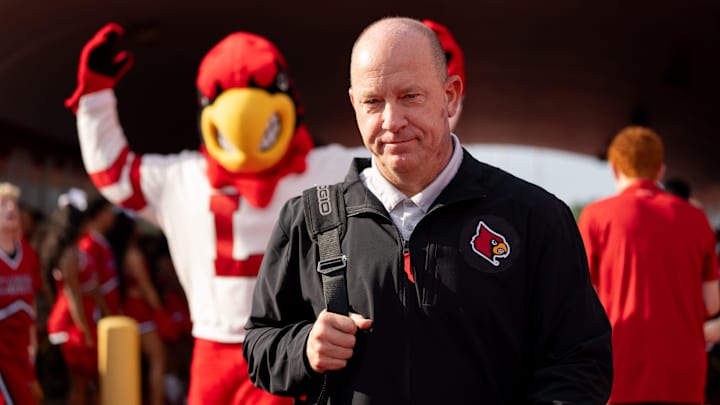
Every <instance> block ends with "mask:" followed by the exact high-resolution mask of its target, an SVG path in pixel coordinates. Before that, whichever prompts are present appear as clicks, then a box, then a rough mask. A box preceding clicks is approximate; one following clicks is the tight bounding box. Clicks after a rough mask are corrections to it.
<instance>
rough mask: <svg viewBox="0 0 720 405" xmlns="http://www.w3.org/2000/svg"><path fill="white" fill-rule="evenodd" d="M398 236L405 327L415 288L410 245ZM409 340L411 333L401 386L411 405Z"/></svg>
mask: <svg viewBox="0 0 720 405" xmlns="http://www.w3.org/2000/svg"><path fill="white" fill-rule="evenodd" d="M398 235H399V236H400V239H401V240H402V265H403V270H404V273H405V275H406V277H407V281H404V282H403V283H402V286H403V287H402V294H403V304H404V306H405V311H404V313H405V324H406V325H407V324H408V323H409V321H410V311H411V309H410V308H408V294H411V293H412V294H414V293H415V291H414V287H415V277H414V276H413V269H412V263H411V262H410V243H409V242H408V241H407V240H405V238H403V237H402V234H401V233H400V231H398ZM404 329H405V331H406V332H405V333H407V327H406V328H404ZM410 339H412V333H411V334H409V336H407V337H406V340H407V342H406V344H405V345H404V347H405V361H404V363H405V370H404V374H405V376H404V378H405V383H404V384H403V386H404V389H405V398H407V399H408V401H409V402H408V403H412V402H413V401H412V389H411V384H410V381H411V369H412V367H411V365H410V361H411V360H412V344H411V342H410Z"/></svg>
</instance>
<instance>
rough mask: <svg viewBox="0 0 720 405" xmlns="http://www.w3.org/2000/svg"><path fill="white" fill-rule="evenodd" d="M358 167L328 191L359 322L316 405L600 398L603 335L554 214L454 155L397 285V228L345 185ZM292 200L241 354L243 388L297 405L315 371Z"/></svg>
mask: <svg viewBox="0 0 720 405" xmlns="http://www.w3.org/2000/svg"><path fill="white" fill-rule="evenodd" d="M369 164H370V162H369V159H356V160H355V162H354V163H353V167H352V168H351V170H350V173H349V174H348V176H347V178H346V180H345V182H344V188H345V191H344V193H345V201H346V205H347V215H348V218H347V229H346V230H344V231H345V236H344V238H343V241H342V249H343V252H344V253H345V254H346V255H347V257H348V263H349V264H348V270H347V284H348V294H349V300H350V306H351V308H352V311H353V312H357V313H360V314H362V315H364V316H365V317H367V318H370V319H372V320H373V327H372V330H371V331H370V332H367V333H365V332H362V333H360V334H359V339H358V343H357V345H356V348H355V350H354V355H353V358H352V359H351V361H350V363H349V364H348V367H346V368H345V369H344V370H342V371H339V372H336V373H334V374H335V375H334V378H333V379H332V380H330V381H331V382H332V384H331V387H332V397H331V401H330V403H331V404H333V405H337V404H388V405H390V404H392V405H396V404H433V405H436V404H469V403H477V404H515V403H553V401H562V402H568V403H578V404H604V403H605V402H606V400H607V398H608V397H609V395H610V387H611V381H612V354H611V328H610V324H609V322H608V320H607V317H606V316H605V312H604V310H603V307H602V306H601V304H600V302H599V301H598V299H597V297H596V295H595V292H594V291H593V288H592V286H591V284H590V281H589V277H588V268H587V262H586V257H585V252H584V249H583V244H582V241H581V239H580V235H579V233H578V230H577V226H576V224H575V221H574V219H573V217H572V215H571V213H570V211H569V209H568V208H567V206H566V205H565V204H563V203H562V202H561V201H559V200H558V199H557V198H555V197H554V196H553V195H551V194H549V193H547V192H545V191H544V190H542V189H540V188H539V187H536V186H534V185H532V184H529V183H527V182H525V181H522V180H520V179H518V178H516V177H514V176H512V175H510V174H508V173H505V172H503V171H502V170H500V169H497V168H494V167H492V166H489V165H486V164H483V163H480V162H478V161H477V160H475V159H474V158H472V157H471V156H470V154H468V153H467V152H466V151H465V152H464V156H463V162H462V165H461V167H460V169H459V171H458V173H457V175H456V176H455V178H454V179H453V180H452V181H451V182H450V184H448V186H447V187H446V188H445V189H444V190H443V191H442V193H441V194H440V196H439V197H438V198H437V200H436V201H435V202H434V203H433V206H432V208H431V209H430V211H429V212H428V213H427V215H426V216H425V217H424V218H423V219H422V220H421V221H420V222H419V224H418V225H417V227H416V228H415V230H414V231H413V234H412V236H411V238H410V241H409V246H408V247H409V250H410V254H411V263H412V268H413V272H414V278H415V282H414V283H411V282H410V281H409V280H408V277H407V276H406V274H405V273H404V271H403V243H402V237H401V234H400V232H399V231H398V230H397V229H396V227H395V226H394V224H393V222H392V220H391V219H390V217H389V214H388V213H387V211H386V210H385V209H384V207H383V206H382V204H381V203H380V202H379V201H378V200H377V198H375V196H374V195H373V194H372V193H371V192H369V191H368V190H367V189H366V188H365V187H364V186H363V184H362V181H361V180H360V179H359V172H360V171H362V170H363V169H364V168H365V167H368V166H369ZM302 205H303V204H302V199H301V198H295V199H292V200H290V201H288V203H287V204H286V206H285V207H284V209H283V210H282V213H281V215H280V218H279V221H278V223H277V224H276V227H275V230H274V232H273V235H272V237H271V240H270V242H269V244H268V248H267V251H266V255H265V258H264V259H263V263H262V266H261V269H260V274H259V276H258V279H257V284H256V287H255V293H254V296H253V307H252V312H251V316H250V320H249V322H248V324H247V329H248V333H247V337H246V338H245V342H244V348H243V350H244V355H245V357H246V359H247V360H248V364H249V373H250V377H251V379H252V380H253V382H254V383H255V384H256V385H258V386H260V387H262V388H264V389H266V390H268V391H270V392H273V393H276V394H281V395H290V396H300V395H308V398H309V400H310V402H312V399H313V398H314V396H315V395H317V393H318V391H319V385H320V384H321V383H322V376H321V375H318V374H316V373H315V372H313V371H312V369H311V368H310V367H309V365H308V363H307V358H306V356H305V342H306V340H307V336H308V333H309V331H310V328H311V326H312V322H313V321H314V320H315V318H316V315H317V314H318V313H319V312H320V311H322V310H323V308H324V302H323V291H322V282H321V278H320V275H319V274H318V273H317V272H316V270H315V269H316V263H317V260H318V250H317V246H316V245H315V244H314V243H313V242H312V240H311V238H310V235H309V234H308V231H307V229H306V224H305V219H304V217H303V207H302ZM493 249H494V250H493ZM503 249H504V250H503ZM562 402H560V403H562Z"/></svg>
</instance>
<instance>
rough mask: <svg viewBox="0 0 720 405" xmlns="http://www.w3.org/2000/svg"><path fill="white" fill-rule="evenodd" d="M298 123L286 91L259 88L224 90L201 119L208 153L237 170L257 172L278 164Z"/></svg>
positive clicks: (234, 170) (226, 167)
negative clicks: (275, 91)
mask: <svg viewBox="0 0 720 405" xmlns="http://www.w3.org/2000/svg"><path fill="white" fill-rule="evenodd" d="M295 122H296V116H295V105H294V104H293V101H292V99H291V98H290V97H289V96H288V95H287V94H284V93H276V94H270V93H268V92H267V91H265V90H261V89H257V88H233V89H229V90H226V91H224V92H223V93H222V94H220V95H219V96H218V97H217V98H216V99H215V101H214V102H213V103H212V104H210V105H208V106H207V107H205V108H204V109H203V110H202V115H201V118H200V125H201V129H202V137H203V141H204V143H205V147H206V148H207V151H208V153H209V154H210V155H211V156H212V157H213V158H214V159H215V160H216V161H217V162H218V163H219V164H220V165H221V166H223V167H224V168H225V169H226V170H228V171H230V172H235V173H258V172H262V171H264V170H266V169H269V168H271V167H273V166H274V165H275V164H277V163H278V162H279V161H280V159H282V158H283V156H285V153H286V152H287V149H288V147H289V145H290V143H291V140H292V137H293V133H294V132H295Z"/></svg>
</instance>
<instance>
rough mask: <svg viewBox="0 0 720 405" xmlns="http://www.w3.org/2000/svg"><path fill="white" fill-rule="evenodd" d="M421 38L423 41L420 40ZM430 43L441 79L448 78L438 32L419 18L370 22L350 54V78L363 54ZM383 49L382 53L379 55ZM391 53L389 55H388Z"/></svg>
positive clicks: (432, 57) (387, 51)
mask: <svg viewBox="0 0 720 405" xmlns="http://www.w3.org/2000/svg"><path fill="white" fill-rule="evenodd" d="M418 40H420V42H419V43H418ZM420 45H422V46H427V47H428V50H429V52H430V55H431V59H432V65H433V66H432V67H433V69H434V70H435V71H436V72H437V73H438V75H439V77H440V79H441V80H442V81H444V80H445V79H447V59H446V58H445V51H444V50H443V48H442V45H441V44H440V40H438V37H437V34H435V32H433V30H432V29H430V28H428V27H427V26H426V25H425V24H423V23H422V22H421V21H419V20H415V19H412V18H407V17H385V18H383V19H381V20H378V21H375V22H374V23H372V24H370V25H369V26H367V27H366V28H365V29H364V30H363V31H362V33H360V35H359V36H358V39H357V40H356V41H355V44H354V45H353V48H352V54H351V55H350V81H351V86H352V76H353V74H352V70H353V66H355V64H356V63H357V59H358V58H359V57H368V55H367V52H372V55H373V56H371V57H382V56H383V53H390V52H392V51H393V49H394V48H395V47H396V46H420ZM375 53H379V55H375ZM386 56H389V55H386Z"/></svg>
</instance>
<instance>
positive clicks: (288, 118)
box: [66, 23, 353, 405]
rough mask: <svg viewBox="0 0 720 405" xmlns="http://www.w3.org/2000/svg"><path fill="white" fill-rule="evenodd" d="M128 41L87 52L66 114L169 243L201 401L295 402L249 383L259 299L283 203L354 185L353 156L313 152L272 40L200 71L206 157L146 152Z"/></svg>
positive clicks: (113, 27)
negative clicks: (126, 88)
mask: <svg viewBox="0 0 720 405" xmlns="http://www.w3.org/2000/svg"><path fill="white" fill-rule="evenodd" d="M121 35H123V28H122V27H121V26H119V25H118V24H114V23H111V24H108V25H106V26H105V27H103V28H102V29H100V31H98V32H97V33H96V34H95V36H94V37H93V38H92V39H91V40H90V41H89V42H88V43H87V44H86V45H85V47H84V48H83V50H82V53H81V56H80V63H79V69H78V87H77V89H76V91H75V93H74V94H73V95H72V97H70V98H69V99H68V100H67V101H66V106H67V107H68V108H70V109H71V110H72V111H74V112H76V115H77V129H78V135H79V141H80V148H81V152H82V158H83V163H84V165H85V169H86V170H87V172H88V174H89V175H90V178H91V179H92V181H93V183H94V184H95V186H96V187H97V188H98V189H99V190H100V192H101V193H102V194H103V195H104V196H105V197H106V198H107V199H109V200H110V201H112V202H114V203H115V204H118V205H120V206H122V207H125V208H128V209H131V210H135V211H137V212H138V213H139V214H140V215H141V216H142V217H144V218H145V219H147V220H149V221H150V222H151V223H154V224H156V225H157V226H159V227H160V228H161V229H162V231H163V232H164V234H165V236H166V238H167V240H168V244H169V247H170V252H171V256H172V260H173V263H174V265H175V268H176V271H177V273H178V278H179V280H180V282H181V284H182V286H183V288H184V290H185V293H186V295H187V298H188V303H189V305H190V313H191V316H192V321H193V336H194V337H195V346H194V349H193V358H192V364H191V380H190V392H189V403H190V404H191V405H197V404H285V403H288V404H289V403H292V399H290V398H281V397H276V396H272V395H270V394H268V393H266V392H264V391H261V390H260V389H258V388H255V387H254V386H253V385H252V383H251V382H250V380H249V379H248V376H247V364H246V363H245V360H244V358H243V355H242V342H243V338H244V336H245V329H244V325H245V322H246V321H247V318H248V315H249V311H250V304H251V301H252V290H253V287H254V284H255V279H256V275H257V272H258V268H259V265H260V261H261V259H262V255H263V252H264V249H265V244H266V242H267V240H268V239H269V237H270V233H271V230H272V226H273V224H274V223H275V219H276V216H277V214H278V213H279V211H280V208H281V207H282V205H283V203H284V202H285V201H286V200H287V199H288V198H290V197H292V196H295V195H298V194H300V193H301V192H302V190H303V189H306V188H309V187H312V186H313V185H315V184H330V183H335V182H338V181H340V180H342V176H343V175H344V173H345V172H346V170H347V168H348V167H349V165H350V161H351V154H352V153H353V152H352V150H351V149H346V148H343V147H341V146H339V145H329V146H325V147H318V148H314V147H313V142H312V139H311V137H310V133H309V132H308V130H307V129H306V127H305V126H304V125H303V121H302V114H303V109H302V106H301V105H300V101H299V96H298V93H297V91H296V89H295V87H294V85H293V81H292V80H291V78H290V76H289V74H288V66H287V64H286V62H285V59H284V58H283V56H282V55H281V54H280V52H279V51H278V49H277V48H276V47H275V46H274V45H273V44H272V43H271V42H269V41H268V40H267V39H265V38H263V37H261V36H258V35H254V34H251V33H247V32H237V33H233V34H231V35H229V36H227V37H226V38H224V39H223V40H222V41H220V42H219V43H218V44H217V45H215V46H214V47H213V48H212V49H211V50H210V51H209V52H208V53H207V54H206V55H205V57H204V58H203V60H202V62H201V64H200V67H199V69H198V75H197V81H196V84H197V90H198V93H199V96H200V97H199V99H200V103H199V107H200V109H201V115H200V116H201V132H202V140H203V142H202V145H201V146H200V148H199V150H191V151H182V152H179V153H177V154H170V155H158V154H145V155H140V154H137V153H134V152H133V151H132V150H131V148H130V147H129V146H128V143H127V139H126V137H125V135H124V133H123V129H122V127H121V125H120V121H119V118H118V113H117V109H116V99H115V95H114V92H113V87H114V86H115V85H116V84H117V82H118V81H119V80H120V78H121V77H122V76H123V75H124V74H125V73H126V72H127V71H128V69H130V67H131V66H132V62H133V57H132V54H131V53H129V52H127V51H123V52H119V53H116V52H115V50H114V48H115V45H116V42H117V40H118V39H119V37H120V36H121ZM161 136H164V137H166V138H167V139H172V136H173V134H164V135H161Z"/></svg>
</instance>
